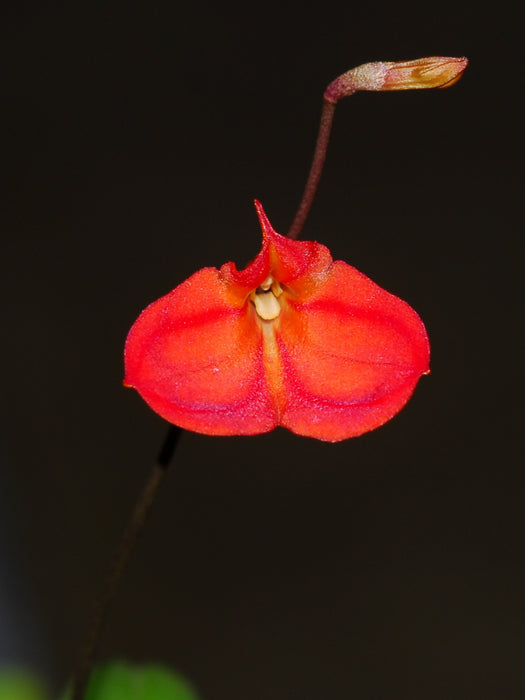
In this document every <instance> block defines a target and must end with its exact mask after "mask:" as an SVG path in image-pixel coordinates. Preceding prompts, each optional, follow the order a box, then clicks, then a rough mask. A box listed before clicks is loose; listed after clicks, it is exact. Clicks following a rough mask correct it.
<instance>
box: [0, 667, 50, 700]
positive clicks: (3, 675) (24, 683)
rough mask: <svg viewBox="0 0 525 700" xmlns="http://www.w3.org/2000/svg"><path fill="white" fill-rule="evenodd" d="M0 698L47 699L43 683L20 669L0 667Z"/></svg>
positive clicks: (10, 699)
mask: <svg viewBox="0 0 525 700" xmlns="http://www.w3.org/2000/svg"><path fill="white" fill-rule="evenodd" d="M0 700H48V695H47V692H46V689H45V686H44V684H43V683H42V682H41V681H40V680H39V679H38V678H36V677H35V676H34V675H33V674H32V673H29V672H27V671H23V670H22V669H15V668H3V669H0Z"/></svg>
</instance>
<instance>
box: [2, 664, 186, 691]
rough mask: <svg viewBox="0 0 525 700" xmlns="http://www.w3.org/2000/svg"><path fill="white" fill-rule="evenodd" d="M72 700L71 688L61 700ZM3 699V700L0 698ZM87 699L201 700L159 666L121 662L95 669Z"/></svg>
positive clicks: (182, 682) (181, 681)
mask: <svg viewBox="0 0 525 700" xmlns="http://www.w3.org/2000/svg"><path fill="white" fill-rule="evenodd" d="M70 699H71V689H69V690H68V691H67V692H66V693H65V695H64V696H63V698H62V700H70ZM0 700H4V698H0ZM85 700H199V698H198V695H197V694H196V692H195V691H194V690H193V688H192V687H191V686H190V684H189V683H188V682H187V681H185V680H184V679H183V678H181V677H180V676H179V675H177V674H175V673H173V671H170V670H169V669H167V668H165V667H163V666H159V665H156V664H150V665H147V666H130V665H128V664H125V663H123V662H120V661H116V662H112V663H110V664H107V665H105V666H100V667H98V668H96V669H95V670H94V671H93V673H92V674H91V678H90V680H89V685H88V689H87V692H86V696H85Z"/></svg>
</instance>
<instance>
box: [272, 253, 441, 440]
mask: <svg viewBox="0 0 525 700" xmlns="http://www.w3.org/2000/svg"><path fill="white" fill-rule="evenodd" d="M276 335H277V342H278V345H279V350H280V356H281V361H282V367H283V370H282V373H283V381H284V393H285V395H286V402H285V408H284V410H283V411H282V414H281V416H280V420H279V422H280V424H281V425H283V426H285V427H287V428H289V429H290V430H292V431H293V432H295V433H298V434H300V435H308V436H311V437H316V438H319V439H321V440H329V441H337V440H343V439H345V438H349V437H355V436H357V435H361V434H362V433H364V432H366V431H368V430H373V429H374V428H377V427H379V426H380V425H382V424H383V423H385V422H386V421H388V420H389V419H390V418H392V416H394V415H395V414H396V413H397V412H398V411H399V410H400V409H401V408H402V407H403V406H404V405H405V403H406V402H407V401H408V399H409V398H410V396H411V394H412V392H413V391H414V388H415V385H416V383H417V381H418V380H419V378H420V377H421V375H422V374H424V373H425V372H427V371H428V362H429V343H428V338H427V335H426V331H425V328H424V326H423V323H422V322H421V320H420V318H419V316H418V315H417V314H416V312H415V311H414V310H413V309H412V308H411V307H410V306H409V305H408V304H406V303H405V302H404V301H402V300H401V299H398V298H397V297H395V296H393V295H392V294H389V293H388V292H386V291H385V290H384V289H381V288H380V287H379V286H378V285H376V284H375V283H374V282H372V280H370V279H368V278H367V277H366V276H365V275H363V274H361V273H360V272H359V271H358V270H356V269H355V268H353V267H351V266H350V265H347V264H346V263H344V262H336V263H334V264H333V266H332V268H331V270H330V272H329V273H328V275H327V276H326V278H325V279H324V281H323V284H322V285H320V286H319V287H318V288H317V292H316V293H314V294H313V295H312V296H311V297H310V298H309V299H308V300H307V301H306V302H300V301H294V300H293V298H291V299H288V304H287V308H286V309H285V310H284V311H283V313H282V314H281V316H280V317H279V323H278V325H277V329H276Z"/></svg>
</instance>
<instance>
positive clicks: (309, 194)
mask: <svg viewBox="0 0 525 700" xmlns="http://www.w3.org/2000/svg"><path fill="white" fill-rule="evenodd" d="M335 105H336V103H335V102H329V101H328V100H327V99H326V98H325V99H324V100H323V111H322V112H321V123H320V124H319V133H318V134H317V143H316V145H315V151H314V157H313V160H312V165H311V166H310V174H309V175H308V180H307V181H306V186H305V188H304V192H303V198H302V199H301V203H300V204H299V208H298V209H297V213H296V214H295V218H294V220H293V223H292V225H291V226H290V230H289V231H288V237H289V238H299V235H300V233H301V231H302V230H303V226H304V224H305V221H306V219H307V218H308V214H309V213H310V208H311V206H312V203H313V201H314V197H315V193H316V192H317V187H318V185H319V180H320V179H321V174H322V172H323V166H324V161H325V158H326V151H327V149H328V142H329V141H330V133H331V131H332V122H333V120H334V112H335Z"/></svg>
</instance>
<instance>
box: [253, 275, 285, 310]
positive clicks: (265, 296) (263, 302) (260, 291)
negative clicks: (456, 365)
mask: <svg viewBox="0 0 525 700" xmlns="http://www.w3.org/2000/svg"><path fill="white" fill-rule="evenodd" d="M282 293H283V290H282V289H281V286H280V284H279V282H277V280H274V279H273V277H272V276H271V275H270V276H268V277H267V278H266V279H265V280H264V282H263V283H262V284H261V286H260V287H257V289H256V290H255V291H254V292H252V296H251V298H252V301H253V303H254V305H255V311H256V312H257V315H258V316H259V318H262V319H263V321H273V320H274V319H275V318H277V316H279V314H280V313H281V304H280V302H279V297H280V296H281V294H282Z"/></svg>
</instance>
